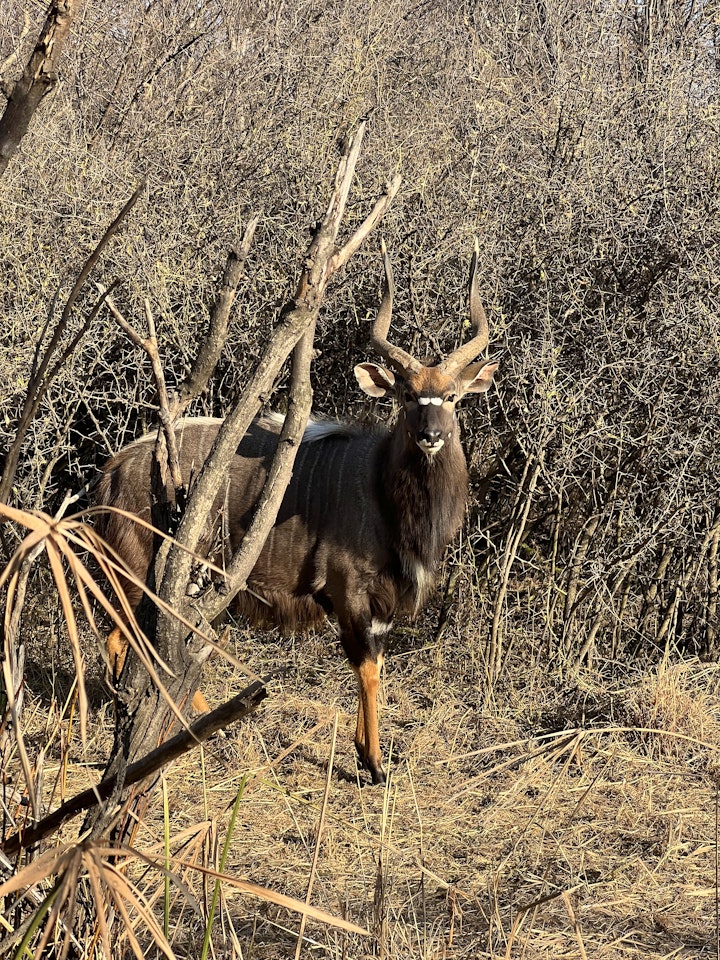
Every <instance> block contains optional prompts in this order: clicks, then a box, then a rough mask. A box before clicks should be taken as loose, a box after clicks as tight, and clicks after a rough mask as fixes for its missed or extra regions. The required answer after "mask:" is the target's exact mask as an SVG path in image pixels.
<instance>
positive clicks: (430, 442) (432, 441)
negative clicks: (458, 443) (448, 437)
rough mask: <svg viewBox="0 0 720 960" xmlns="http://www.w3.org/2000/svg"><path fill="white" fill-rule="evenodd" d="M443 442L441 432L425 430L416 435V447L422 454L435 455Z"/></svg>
mask: <svg viewBox="0 0 720 960" xmlns="http://www.w3.org/2000/svg"><path fill="white" fill-rule="evenodd" d="M444 442H445V441H444V440H443V439H442V432H441V431H440V430H434V429H432V430H431V429H430V428H426V429H425V430H422V431H421V432H420V433H419V434H418V439H417V445H418V446H419V447H420V449H421V450H422V452H423V453H425V454H428V455H430V456H431V455H432V454H434V453H437V452H438V450H439V449H440V448H441V447H442V445H443V443H444Z"/></svg>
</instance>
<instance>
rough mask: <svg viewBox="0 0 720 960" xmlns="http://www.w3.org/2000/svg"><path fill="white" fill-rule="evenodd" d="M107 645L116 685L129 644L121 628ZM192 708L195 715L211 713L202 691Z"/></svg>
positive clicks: (196, 692)
mask: <svg viewBox="0 0 720 960" xmlns="http://www.w3.org/2000/svg"><path fill="white" fill-rule="evenodd" d="M105 644H106V646H107V652H108V659H109V660H110V670H111V674H110V678H111V681H112V682H113V683H114V682H115V681H116V680H117V679H118V677H119V676H120V674H121V673H122V671H123V667H124V666H125V658H126V657H127V652H128V646H129V644H128V641H127V638H126V637H125V636H124V635H123V632H122V630H121V629H120V627H115V629H114V630H111V631H110V633H109V634H108V638H107V640H106V641H105ZM192 708H193V710H194V711H195V713H210V705H209V704H208V702H207V700H206V699H205V695H204V694H203V692H202V690H196V691H195V694H194V696H193V698H192Z"/></svg>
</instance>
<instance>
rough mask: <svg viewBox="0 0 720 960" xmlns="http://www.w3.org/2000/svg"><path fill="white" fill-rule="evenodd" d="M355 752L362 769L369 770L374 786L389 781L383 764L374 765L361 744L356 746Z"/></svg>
mask: <svg viewBox="0 0 720 960" xmlns="http://www.w3.org/2000/svg"><path fill="white" fill-rule="evenodd" d="M355 750H356V751H357V758H358V763H359V765H360V767H361V768H362V769H363V770H368V771H369V772H370V776H371V778H372V782H373V784H383V783H385V781H386V780H387V777H386V776H385V771H384V770H383V768H382V764H380V763H373V761H372V760H369V759H368V758H367V757H366V756H365V751H364V750H363V748H362V747H361V746H360V744H358V743H356V744H355Z"/></svg>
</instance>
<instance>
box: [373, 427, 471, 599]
mask: <svg viewBox="0 0 720 960" xmlns="http://www.w3.org/2000/svg"><path fill="white" fill-rule="evenodd" d="M385 489H386V492H387V494H388V499H389V501H390V506H391V510H392V513H393V519H394V523H395V527H396V540H395V542H396V544H397V548H398V555H399V558H400V563H401V566H402V570H403V574H404V575H405V577H406V578H407V579H408V580H409V581H410V583H411V585H412V587H413V592H414V596H415V600H414V602H415V604H416V605H417V604H419V603H421V602H422V600H423V597H424V596H425V595H426V594H427V592H428V590H429V589H430V587H431V586H432V584H433V582H434V577H435V571H436V569H437V566H438V564H439V563H440V561H441V560H442V557H443V555H444V553H445V550H446V548H447V545H448V544H449V543H450V541H451V540H452V539H453V537H454V536H455V534H456V533H457V531H458V530H459V529H460V526H461V524H462V520H463V515H464V513H465V504H466V502H467V491H468V475H467V467H466V464H465V457H464V454H463V452H462V448H461V447H460V445H459V444H453V445H449V446H448V447H447V448H446V449H443V450H442V451H440V453H438V454H437V455H436V456H435V457H433V458H432V459H429V458H428V457H426V456H425V455H424V454H423V453H421V452H420V450H419V449H418V450H417V452H415V451H411V452H410V453H408V452H407V451H406V452H405V455H404V456H403V457H402V458H401V459H400V462H398V463H396V464H393V463H392V458H391V463H390V464H389V465H388V468H387V471H386V476H385Z"/></svg>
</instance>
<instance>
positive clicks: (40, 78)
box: [0, 0, 80, 176]
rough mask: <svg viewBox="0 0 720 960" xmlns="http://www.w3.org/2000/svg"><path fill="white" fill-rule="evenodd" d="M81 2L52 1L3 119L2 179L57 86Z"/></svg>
mask: <svg viewBox="0 0 720 960" xmlns="http://www.w3.org/2000/svg"><path fill="white" fill-rule="evenodd" d="M79 6H80V0H53V2H52V3H51V4H50V9H49V10H48V14H47V19H46V20H45V25H44V26H43V28H42V30H41V31H40V36H39V37H38V42H37V43H36V44H35V49H34V50H33V53H32V56H31V57H30V60H29V61H28V63H27V65H26V67H25V69H24V70H23V74H22V77H20V79H19V80H18V81H17V82H16V83H15V84H14V85H13V87H12V90H10V91H9V96H8V103H7V106H6V107H5V112H4V113H3V115H2V117H0V176H2V174H3V173H4V172H5V169H6V167H7V165H8V163H9V162H10V160H11V159H12V157H13V155H14V154H15V152H16V151H17V148H18V147H19V146H20V141H21V140H22V138H23V137H24V136H25V134H26V133H27V131H28V128H29V127H30V121H31V120H32V118H33V116H34V114H35V111H36V110H37V108H38V107H39V106H40V102H41V100H42V99H43V97H45V96H46V95H47V94H48V93H50V91H51V90H52V89H53V88H54V87H55V84H56V83H57V68H58V63H59V61H60V57H61V56H62V52H63V49H64V47H65V41H66V40H67V36H68V33H69V31H70V26H71V24H72V19H73V17H74V16H75V14H76V13H77V10H78V8H79Z"/></svg>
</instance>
